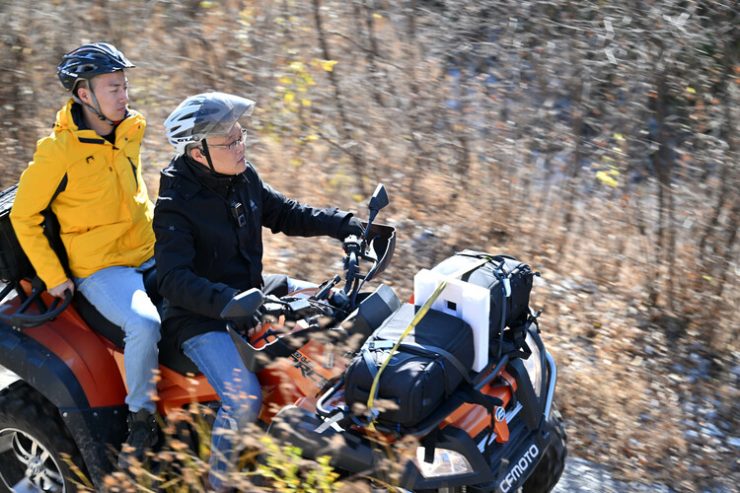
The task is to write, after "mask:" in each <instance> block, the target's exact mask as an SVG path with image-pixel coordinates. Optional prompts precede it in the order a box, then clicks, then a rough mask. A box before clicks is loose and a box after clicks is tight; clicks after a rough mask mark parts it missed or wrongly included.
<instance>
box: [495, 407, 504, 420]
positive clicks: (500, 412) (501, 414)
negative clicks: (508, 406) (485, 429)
mask: <svg viewBox="0 0 740 493" xmlns="http://www.w3.org/2000/svg"><path fill="white" fill-rule="evenodd" d="M505 417H506V411H504V408H503V407H497V408H496V421H503V420H504V418H505Z"/></svg>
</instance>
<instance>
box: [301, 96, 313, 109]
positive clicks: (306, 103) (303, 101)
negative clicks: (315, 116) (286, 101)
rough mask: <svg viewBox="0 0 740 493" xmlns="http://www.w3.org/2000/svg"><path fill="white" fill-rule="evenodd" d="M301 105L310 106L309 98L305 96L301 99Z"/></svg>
mask: <svg viewBox="0 0 740 493" xmlns="http://www.w3.org/2000/svg"><path fill="white" fill-rule="evenodd" d="M301 106H303V107H304V108H308V107H309V106H311V100H310V99H306V98H303V99H301Z"/></svg>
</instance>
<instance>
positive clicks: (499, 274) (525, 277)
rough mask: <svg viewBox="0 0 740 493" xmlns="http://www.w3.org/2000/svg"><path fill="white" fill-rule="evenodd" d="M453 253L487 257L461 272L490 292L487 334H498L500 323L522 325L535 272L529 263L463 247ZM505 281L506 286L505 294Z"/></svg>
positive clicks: (501, 326)
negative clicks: (470, 268) (473, 267)
mask: <svg viewBox="0 0 740 493" xmlns="http://www.w3.org/2000/svg"><path fill="white" fill-rule="evenodd" d="M457 255H462V256H468V257H476V258H480V259H484V258H488V259H489V261H488V262H486V263H485V264H483V265H481V266H480V267H477V268H476V269H474V270H472V271H470V272H468V273H466V274H464V275H463V276H462V280H463V281H467V282H469V283H471V284H475V285H476V286H482V287H484V288H486V289H488V290H489V291H490V292H491V308H490V316H489V325H488V328H489V330H490V334H491V337H497V336H499V335H500V330H501V329H502V328H504V327H519V326H521V325H523V324H524V323H525V322H526V321H527V317H528V316H529V293H530V292H531V291H532V281H533V278H534V276H535V275H537V274H536V273H535V272H533V271H532V269H531V268H530V267H529V265H527V264H525V263H523V262H520V261H518V260H517V259H515V258H514V257H510V256H508V255H489V254H487V253H482V252H474V251H471V250H464V251H462V252H460V253H458V254H457ZM506 283H508V285H509V286H510V292H509V293H508V296H507V290H506V289H505V287H506V286H505V285H506ZM502 321H503V323H502Z"/></svg>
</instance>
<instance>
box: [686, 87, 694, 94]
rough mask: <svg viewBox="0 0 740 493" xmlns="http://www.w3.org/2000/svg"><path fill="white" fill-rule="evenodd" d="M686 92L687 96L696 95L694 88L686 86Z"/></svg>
mask: <svg viewBox="0 0 740 493" xmlns="http://www.w3.org/2000/svg"><path fill="white" fill-rule="evenodd" d="M686 92H688V93H689V94H696V89H694V88H693V87H691V86H688V87H687V88H686Z"/></svg>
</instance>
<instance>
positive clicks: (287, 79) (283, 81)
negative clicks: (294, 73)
mask: <svg viewBox="0 0 740 493" xmlns="http://www.w3.org/2000/svg"><path fill="white" fill-rule="evenodd" d="M278 82H280V83H281V84H285V85H286V86H287V85H289V84H290V83H291V82H293V79H291V78H290V77H288V76H287V75H283V76H282V77H280V78H279V79H278Z"/></svg>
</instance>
